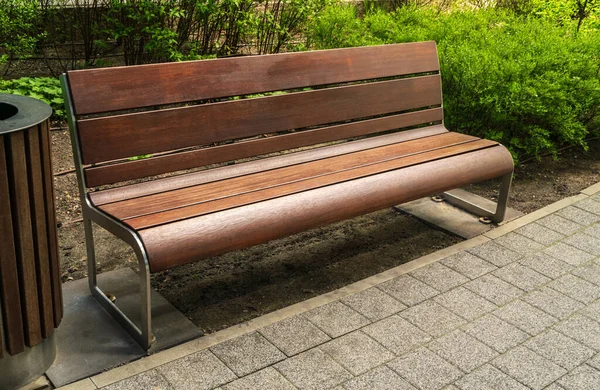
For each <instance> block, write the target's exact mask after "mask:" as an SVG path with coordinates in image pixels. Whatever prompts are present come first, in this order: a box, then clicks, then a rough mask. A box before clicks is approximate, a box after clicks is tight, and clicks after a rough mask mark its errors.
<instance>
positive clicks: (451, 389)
mask: <svg viewBox="0 0 600 390" xmlns="http://www.w3.org/2000/svg"><path fill="white" fill-rule="evenodd" d="M443 390H460V389H459V388H458V387H456V386H454V385H448V386H446V387H444V389H443Z"/></svg>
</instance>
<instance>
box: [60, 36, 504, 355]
mask: <svg viewBox="0 0 600 390" xmlns="http://www.w3.org/2000/svg"><path fill="white" fill-rule="evenodd" d="M61 80H62V85H63V89H64V95H65V98H66V101H67V106H68V115H69V126H70V129H71V134H72V142H73V150H74V156H75V165H76V168H77V172H78V180H79V186H80V192H81V202H82V207H83V218H84V224H85V231H86V240H87V248H88V264H89V279H90V287H91V290H92V293H93V295H94V296H95V297H96V298H97V299H98V300H99V301H100V302H101V303H102V304H103V305H104V306H105V307H106V308H107V310H108V311H109V312H110V313H111V314H112V315H114V316H115V318H117V319H118V320H119V321H120V322H121V324H122V325H124V327H125V328H126V329H127V330H128V331H129V332H130V333H131V334H132V336H133V337H134V338H135V339H136V340H137V341H138V342H139V343H140V344H141V345H142V346H143V347H145V348H149V347H150V345H151V343H152V340H153V337H152V332H151V315H150V278H149V274H150V273H154V272H159V271H163V270H166V269H169V268H172V267H176V266H179V265H182V264H186V263H190V262H194V261H198V260H201V259H204V258H207V257H210V256H215V255H218V254H221V253H225V252H228V251H233V250H237V249H241V248H245V247H248V246H252V245H256V244H260V243H264V242H266V241H269V240H273V239H276V238H280V237H283V236H287V235H291V234H295V233H298V232H301V231H304V230H307V229H311V228H315V227H318V226H323V225H326V224H330V223H333V222H336V221H340V220H344V219H347V218H352V217H356V216H358V215H362V214H365V213H370V212H373V211H376V210H380V209H383V208H387V207H391V206H393V205H397V204H399V203H402V202H406V201H410V200H414V199H417V198H420V197H423V196H427V195H432V194H437V193H441V192H443V191H447V190H450V189H454V188H457V187H461V186H464V185H467V184H470V183H476V182H480V181H484V180H488V179H493V178H499V177H502V178H503V181H502V185H501V189H500V195H499V202H498V206H497V210H496V211H489V210H484V209H482V208H479V207H477V206H475V205H469V204H463V205H464V206H466V207H467V208H468V209H470V210H471V211H474V212H475V213H476V214H478V215H479V216H487V217H490V218H491V219H492V220H493V221H495V222H500V221H501V220H502V219H503V218H504V212H505V209H506V202H507V197H508V192H509V187H510V181H511V177H512V171H513V161H512V158H511V155H510V153H509V152H508V151H507V150H506V149H505V148H504V147H503V146H501V145H499V144H498V143H496V142H493V141H489V140H484V139H479V138H476V137H472V136H469V135H464V134H459V133H454V132H449V131H448V130H447V129H446V128H444V125H443V114H442V92H441V78H440V74H439V62H438V56H437V51H436V46H435V43H434V42H422V43H411V44H398V45H387V46H375V47H360V48H350V49H337V50H323V51H313V52H302V53H289V54H276V55H267V56H252V57H238V58H228V59H216V60H208V61H192V62H181V63H169V64H153V65H143V66H132V67H119V68H107V69H93V70H82V71H72V72H68V74H65V75H63V76H62V78H61ZM273 91H282V93H279V92H278V93H273V94H267V95H268V96H258V97H257V96H256V95H254V96H248V95H250V94H264V93H267V92H273ZM283 151H285V153H280V152H283ZM148 154H151V157H149V158H144V159H132V157H134V156H140V155H148ZM199 167H205V168H207V169H202V170H198V169H196V170H195V171H194V172H192V173H190V172H189V170H190V169H194V168H199ZM208 168H210V169H208ZM186 170H188V172H185V171H186ZM175 172H179V173H184V174H180V175H167V177H164V174H172V173H175ZM156 176H162V177H159V178H157V177H156ZM148 178H152V180H148ZM138 179H143V180H138ZM132 181H134V182H133V184H132ZM109 185H110V188H108V187H107V186H109ZM92 221H93V222H95V223H97V224H98V225H100V226H102V227H103V228H105V229H107V230H109V231H110V232H112V233H113V234H115V235H116V236H118V237H120V238H121V239H123V240H124V241H125V242H127V243H128V244H129V245H131V246H132V247H133V248H134V250H135V251H136V254H137V256H138V258H139V264H140V279H141V293H142V325H141V327H137V326H136V325H134V324H133V323H132V322H131V321H130V320H129V319H127V317H125V316H124V315H123V314H122V313H121V312H120V311H119V310H118V309H117V308H116V306H114V305H113V303H112V302H111V301H110V300H109V299H107V297H106V296H105V295H104V294H103V293H102V291H101V290H100V289H99V288H98V287H97V284H96V268H95V256H94V245H93V236H92V224H91V222H92Z"/></svg>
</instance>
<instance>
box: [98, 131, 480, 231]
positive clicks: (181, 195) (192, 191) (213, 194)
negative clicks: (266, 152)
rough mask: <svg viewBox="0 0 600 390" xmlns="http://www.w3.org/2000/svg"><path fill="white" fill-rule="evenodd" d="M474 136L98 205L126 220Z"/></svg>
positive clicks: (419, 142)
mask: <svg viewBox="0 0 600 390" xmlns="http://www.w3.org/2000/svg"><path fill="white" fill-rule="evenodd" d="M476 139H477V138H475V137H471V136H467V135H464V134H459V133H445V134H441V135H438V136H434V137H427V138H421V139H417V140H413V141H408V142H402V143H398V144H392V145H387V146H383V147H380V148H376V149H369V150H363V151H360V152H355V153H351V154H346V155H342V156H336V157H331V158H327V159H324V160H318V161H313V162H309V163H305V164H301V165H294V166H290V167H285V168H280V169H276V170H269V171H265V172H259V173H255V174H253V175H247V176H242V177H237V178H233V179H229V180H224V181H217V182H213V183H207V184H204V185H199V186H195V187H188V188H183V189H180V190H175V191H170V192H165V193H161V194H156V195H150V196H146V197H143V198H137V199H130V200H126V201H123V202H119V203H112V204H108V205H105V206H101V209H102V210H103V211H105V212H107V213H109V214H111V215H112V216H114V217H115V218H118V219H121V220H126V219H128V218H132V217H135V216H140V215H144V214H151V213H156V212H161V211H165V210H169V209H174V208H179V207H184V206H188V205H192V204H196V203H201V202H207V201H211V200H214V199H218V198H223V197H229V196H234V195H237V194H241V193H245V192H252V191H257V190H260V189H263V188H267V187H272V186H278V185H283V184H286V183H291V182H294V181H298V180H306V179H308V178H310V177H316V176H321V175H326V174H331V173H334V172H338V171H342V170H347V169H352V168H356V167H359V166H362V165H368V164H373V163H377V162H381V161H384V160H387V159H395V158H398V157H401V156H405V155H408V154H412V153H420V152H423V151H427V150H432V149H437V148H441V147H445V146H448V145H453V144H457V143H463V142H469V141H473V140H476Z"/></svg>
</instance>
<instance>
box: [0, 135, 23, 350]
mask: <svg viewBox="0 0 600 390" xmlns="http://www.w3.org/2000/svg"><path fill="white" fill-rule="evenodd" d="M6 139H7V136H0V194H8V193H9V173H8V169H9V167H8V164H7V154H6V149H5V148H6V146H7V145H5V140H6ZM12 219H13V217H12V209H11V201H10V198H9V197H4V196H2V197H0V291H1V293H0V298H1V299H2V309H3V310H2V321H3V323H4V330H5V331H6V333H5V340H6V350H7V351H8V353H9V354H11V355H14V354H17V353H20V352H23V351H24V350H25V334H24V332H23V319H22V318H21V298H20V295H21V294H20V291H21V290H20V287H19V277H18V273H17V261H16V253H15V243H14V231H13V223H12Z"/></svg>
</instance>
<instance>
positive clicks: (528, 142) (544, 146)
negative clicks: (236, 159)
mask: <svg viewBox="0 0 600 390" xmlns="http://www.w3.org/2000/svg"><path fill="white" fill-rule="evenodd" d="M423 40H435V41H436V42H437V43H438V51H439V55H440V62H441V72H442V79H443V91H444V111H445V119H446V125H447V126H448V127H449V128H450V129H452V130H456V131H460V132H464V133H469V134H473V135H477V136H480V137H486V138H490V139H494V140H497V141H500V142H502V143H503V144H505V145H506V146H508V147H509V149H510V150H511V153H513V157H514V158H515V160H516V161H518V160H519V158H523V157H525V156H536V157H539V156H540V155H542V154H544V153H548V152H550V153H556V151H557V150H558V148H560V147H561V146H564V145H580V146H582V147H584V148H585V147H586V141H585V140H586V138H588V137H589V136H590V135H592V134H597V133H598V129H599V127H600V120H599V116H598V110H599V108H600V76H599V66H600V58H599V55H600V34H599V32H598V30H594V29H590V30H586V31H580V32H579V34H575V33H574V28H573V26H572V25H557V24H556V23H553V22H552V21H549V20H547V19H543V18H533V17H531V18H523V17H518V16H515V15H513V14H509V13H505V12H501V11H497V10H480V11H475V12H452V13H448V14H437V13H434V12H430V11H427V10H417V9H411V8H403V9H399V10H397V11H396V12H393V13H387V12H384V11H381V10H374V11H372V12H367V14H366V15H365V16H364V17H363V18H358V17H357V12H356V10H355V8H354V7H352V6H348V5H337V6H334V7H329V8H327V9H326V10H325V12H323V13H322V14H321V15H320V16H319V17H318V18H317V19H316V20H315V21H314V23H313V25H312V28H311V30H310V41H311V42H312V44H313V46H314V47H315V48H320V49H323V48H333V47H348V46H359V45H365V44H373V45H377V44H385V43H398V42H414V41H423Z"/></svg>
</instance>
